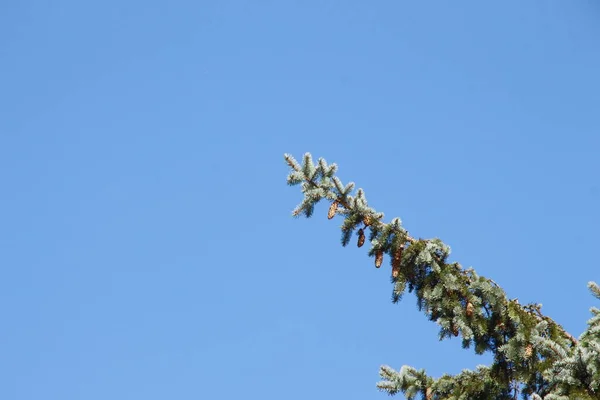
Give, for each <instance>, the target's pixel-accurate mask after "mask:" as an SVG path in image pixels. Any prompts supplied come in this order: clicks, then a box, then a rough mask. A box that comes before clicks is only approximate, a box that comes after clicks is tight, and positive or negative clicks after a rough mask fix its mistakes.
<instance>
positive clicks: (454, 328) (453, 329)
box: [450, 324, 458, 336]
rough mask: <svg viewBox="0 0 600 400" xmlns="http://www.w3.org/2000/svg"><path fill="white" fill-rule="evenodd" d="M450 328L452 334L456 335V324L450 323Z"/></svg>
mask: <svg viewBox="0 0 600 400" xmlns="http://www.w3.org/2000/svg"><path fill="white" fill-rule="evenodd" d="M450 329H451V330H452V334H453V335H454V336H458V328H457V327H456V325H454V324H452V326H451V327H450Z"/></svg>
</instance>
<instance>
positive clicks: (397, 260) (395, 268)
mask: <svg viewBox="0 0 600 400" xmlns="http://www.w3.org/2000/svg"><path fill="white" fill-rule="evenodd" d="M403 250H404V244H401V245H400V246H398V248H397V249H396V252H395V253H394V258H393V259H392V277H393V278H397V277H398V274H400V264H401V263H402V251H403Z"/></svg>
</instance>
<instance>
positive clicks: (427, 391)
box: [425, 387, 433, 400]
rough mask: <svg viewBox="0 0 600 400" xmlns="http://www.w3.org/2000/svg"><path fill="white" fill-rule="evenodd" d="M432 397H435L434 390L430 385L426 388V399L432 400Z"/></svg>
mask: <svg viewBox="0 0 600 400" xmlns="http://www.w3.org/2000/svg"><path fill="white" fill-rule="evenodd" d="M432 398H433V390H431V388H430V387H428V388H427V389H426V390H425V399H426V400H431V399H432Z"/></svg>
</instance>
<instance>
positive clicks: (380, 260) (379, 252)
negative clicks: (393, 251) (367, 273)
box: [375, 250, 383, 268]
mask: <svg viewBox="0 0 600 400" xmlns="http://www.w3.org/2000/svg"><path fill="white" fill-rule="evenodd" d="M382 263H383V250H377V254H375V268H379V267H381V264H382Z"/></svg>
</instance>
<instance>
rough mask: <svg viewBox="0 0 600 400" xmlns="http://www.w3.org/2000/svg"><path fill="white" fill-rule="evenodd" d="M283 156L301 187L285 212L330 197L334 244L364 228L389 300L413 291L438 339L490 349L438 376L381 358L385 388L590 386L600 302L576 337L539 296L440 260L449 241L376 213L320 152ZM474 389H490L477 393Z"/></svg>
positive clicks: (508, 394) (443, 391)
mask: <svg viewBox="0 0 600 400" xmlns="http://www.w3.org/2000/svg"><path fill="white" fill-rule="evenodd" d="M285 160H286V163H287V164H288V166H289V167H290V168H291V172H290V174H289V175H288V179H287V182H288V184H289V185H292V186H293V185H298V184H300V185H301V187H302V192H303V194H304V199H303V201H302V202H301V203H300V205H299V206H298V207H296V209H295V210H294V212H293V215H294V216H299V215H300V214H304V215H305V216H306V217H310V216H311V215H312V214H313V211H314V207H315V205H316V203H318V202H319V201H321V200H323V199H325V200H327V201H330V202H331V205H330V207H329V210H328V218H329V219H332V218H334V217H335V216H338V215H339V216H342V217H343V218H344V220H343V223H342V226H341V231H342V240H341V242H342V245H343V246H346V245H347V244H348V243H349V242H350V240H351V237H352V235H353V234H354V233H355V232H356V235H357V237H358V239H357V245H358V247H361V246H362V245H363V244H364V243H365V232H366V231H367V230H368V231H369V239H368V240H369V242H370V244H371V247H370V249H369V251H368V255H369V256H370V257H374V258H375V266H376V267H377V268H379V267H381V266H382V263H383V260H384V258H387V259H388V260H389V263H390V265H391V267H392V268H391V270H392V272H391V282H392V284H393V291H392V301H393V302H397V301H399V300H400V299H401V298H402V295H403V293H404V292H405V291H406V290H408V291H409V292H414V293H415V295H416V297H417V305H418V307H419V309H420V310H421V311H423V312H424V313H425V315H426V316H427V317H428V319H430V320H431V321H434V322H436V323H437V324H438V325H439V326H440V334H439V337H440V339H444V338H451V337H455V336H459V335H461V336H462V345H463V347H464V348H468V347H471V346H474V349H475V352H476V353H478V354H481V353H484V352H486V351H489V352H492V353H493V354H494V361H493V364H492V365H491V366H490V367H485V368H484V367H481V368H478V369H477V371H475V372H472V371H465V372H463V374H459V375H456V376H453V377H451V376H448V375H444V376H443V377H442V378H440V379H438V380H434V379H433V378H430V377H427V376H426V375H425V372H424V371H423V370H421V371H418V372H417V371H416V370H414V369H411V367H406V368H404V367H403V369H401V371H400V372H392V371H393V370H392V369H390V368H389V367H382V369H381V371H380V374H381V375H382V378H384V381H383V382H380V384H378V387H379V388H380V389H382V390H386V391H387V392H388V393H390V394H394V393H396V392H398V391H402V392H403V393H404V394H405V395H406V396H407V397H408V398H413V397H414V396H415V395H416V394H418V393H421V394H422V396H424V398H426V399H450V398H481V399H484V398H485V399H487V398H490V399H491V398H513V397H514V396H516V395H517V393H521V395H522V397H524V398H526V396H532V397H531V398H535V396H537V398H545V399H552V398H559V397H560V396H563V395H565V394H569V393H576V392H577V394H578V395H585V396H592V397H591V398H594V397H593V396H594V395H597V393H599V391H600V377H599V375H598V374H600V372H599V371H600V366H598V365H597V364H598V363H599V362H600V361H598V362H597V363H596V364H594V363H591V364H590V362H589V361H590V360H591V359H592V358H591V357H593V356H594V355H598V351H597V350H598V349H600V343H598V342H599V341H600V340H599V333H598V332H600V311H599V312H598V313H595V317H594V318H593V319H592V320H591V321H593V322H592V323H590V327H589V329H588V331H586V334H587V336H585V334H584V335H583V336H582V337H585V338H590V337H592V338H594V340H587V339H586V342H585V343H583V342H580V341H578V340H577V339H576V338H575V337H574V336H573V335H571V334H569V333H568V332H566V331H565V330H564V329H563V328H562V326H560V325H559V324H558V323H556V322H555V321H554V320H552V319H551V318H549V317H547V316H545V315H543V314H542V312H541V304H528V305H521V304H519V302H518V300H517V299H512V300H509V299H508V297H507V295H506V293H505V292H504V291H503V290H502V288H501V287H500V286H499V285H498V284H497V283H496V282H494V281H493V280H491V279H489V278H485V277H482V276H479V275H478V274H477V273H476V272H475V270H474V269H472V268H468V269H464V268H462V266H461V265H460V264H459V263H457V262H449V261H448V256H449V254H450V247H449V246H447V245H446V244H444V243H443V242H442V241H441V240H440V239H438V238H431V239H422V238H414V237H412V236H411V235H409V233H408V231H407V230H406V229H405V228H404V227H403V225H402V222H401V220H400V219H399V218H394V219H392V220H391V221H390V222H389V223H386V222H384V220H383V218H384V214H383V213H381V212H378V211H376V210H375V209H373V208H372V207H370V206H369V205H368V202H367V199H366V195H365V192H364V191H363V190H362V189H361V188H359V189H358V190H357V191H356V193H355V194H354V192H353V191H354V187H355V185H354V183H353V182H350V183H348V184H347V185H344V184H343V183H342V181H341V180H340V179H339V178H338V177H337V176H335V172H336V171H337V165H336V164H331V166H328V165H327V163H326V161H325V160H324V159H322V158H320V159H319V160H318V162H317V163H316V165H315V164H314V163H313V161H312V156H311V155H310V153H306V154H305V155H304V157H303V162H302V164H299V163H298V162H297V161H296V160H295V159H294V158H293V157H292V156H291V155H289V154H286V155H285ZM386 255H387V257H385V256H386ZM590 290H591V291H592V293H593V294H594V295H596V296H598V297H600V287H598V286H597V285H595V284H593V283H590ZM584 362H588V364H590V365H591V366H590V367H589V368H588V369H582V367H581V365H582V363H584ZM581 376H585V377H586V378H585V382H583V383H581V384H580V385H579V386H578V387H577V388H576V389H573V390H576V391H573V390H571V389H572V388H573V385H572V381H573V380H574V379H576V378H577V377H581ZM480 378H481V379H483V378H485V379H484V382H485V385H484V386H481V385H480V384H475V383H474V382H475V381H477V380H478V379H480ZM486 385H487V386H486ZM569 385H571V386H569ZM482 390H483V391H484V392H485V393H488V394H490V393H496V395H494V396H492V397H482V395H481V393H483V392H481V391H482ZM466 395H468V396H467V397H464V396H466ZM469 396H470V397H469ZM553 396H559V397H553Z"/></svg>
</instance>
